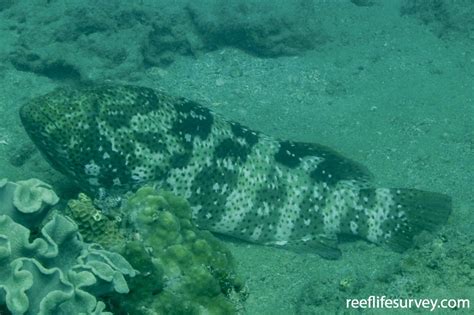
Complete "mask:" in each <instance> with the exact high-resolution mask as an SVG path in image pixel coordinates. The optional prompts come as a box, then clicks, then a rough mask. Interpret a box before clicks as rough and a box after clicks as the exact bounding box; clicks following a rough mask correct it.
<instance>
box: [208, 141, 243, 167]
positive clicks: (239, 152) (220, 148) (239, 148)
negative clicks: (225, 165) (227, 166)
mask: <svg viewBox="0 0 474 315" xmlns="http://www.w3.org/2000/svg"><path fill="white" fill-rule="evenodd" d="M250 150H251V149H250V147H248V146H244V145H242V144H240V143H239V142H237V141H235V140H232V139H229V138H227V139H225V140H224V141H222V142H221V143H219V144H218V145H217V146H216V148H215V150H214V154H215V157H216V158H218V159H223V158H226V157H231V158H234V160H236V161H239V162H245V161H246V160H247V156H248V155H249V153H250Z"/></svg>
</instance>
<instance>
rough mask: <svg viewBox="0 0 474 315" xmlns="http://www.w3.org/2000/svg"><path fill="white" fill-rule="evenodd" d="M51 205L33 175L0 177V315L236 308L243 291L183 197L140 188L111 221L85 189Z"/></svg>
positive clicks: (50, 195)
mask: <svg viewBox="0 0 474 315" xmlns="http://www.w3.org/2000/svg"><path fill="white" fill-rule="evenodd" d="M58 201H59V198H58V197H57V196H56V194H55V193H54V191H53V190H52V189H51V187H50V186H49V185H47V184H45V183H43V182H41V181H39V180H36V179H32V180H28V181H23V182H18V183H13V182H8V181H7V180H1V181H0V260H1V262H0V263H1V265H2V266H4V268H2V269H1V271H0V313H1V312H2V311H5V312H7V311H9V312H10V313H12V314H112V313H110V311H111V312H114V313H115V314H238V313H240V311H241V310H242V302H243V300H244V299H245V297H246V291H245V287H244V285H243V284H242V282H241V281H240V280H239V279H238V277H237V276H236V273H235V271H234V269H235V267H234V261H233V258H232V256H231V254H230V252H229V251H228V250H227V249H226V248H225V247H224V246H223V245H222V244H221V242H220V241H218V240H217V239H216V238H215V237H214V236H213V235H212V234H211V233H209V232H207V231H201V230H199V229H197V228H196V226H195V225H194V223H193V222H192V221H191V209H190V207H189V205H188V204H187V202H186V201H185V200H183V199H181V198H178V197H176V196H174V195H172V194H169V193H166V192H157V191H156V190H154V189H153V188H152V187H143V188H141V189H139V190H138V191H137V192H136V193H134V194H131V195H130V196H129V197H128V200H127V201H126V202H124V205H123V206H122V207H121V208H118V209H115V212H114V213H115V214H116V215H115V217H114V218H110V217H108V216H106V215H104V214H103V213H102V212H100V211H99V210H98V209H97V208H96V207H95V206H94V204H93V202H92V200H91V199H90V198H89V197H87V196H86V195H84V194H79V196H78V198H77V199H75V200H70V201H69V202H68V203H67V206H66V209H65V210H64V211H62V212H63V214H64V215H63V214H59V213H58V211H57V210H53V211H50V208H51V207H52V206H54V205H56V204H57V203H58ZM99 244H100V245H99ZM104 248H105V249H104ZM45 288H47V289H45ZM124 294H126V298H124ZM106 308H107V311H106Z"/></svg>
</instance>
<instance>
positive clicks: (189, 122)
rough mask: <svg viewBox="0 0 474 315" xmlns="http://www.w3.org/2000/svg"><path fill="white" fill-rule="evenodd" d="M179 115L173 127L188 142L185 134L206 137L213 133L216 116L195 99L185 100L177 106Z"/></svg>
mask: <svg viewBox="0 0 474 315" xmlns="http://www.w3.org/2000/svg"><path fill="white" fill-rule="evenodd" d="M175 109H176V111H177V112H178V116H177V118H176V120H175V121H174V122H173V125H172V127H171V130H172V132H174V133H176V134H177V135H179V136H181V138H182V140H183V141H184V142H187V140H186V138H185V136H186V135H187V134H188V135H190V136H191V137H192V138H194V137H196V136H198V137H200V138H201V139H203V140H204V139H206V138H207V137H208V136H209V134H210V133H211V128H212V124H213V121H214V118H213V116H212V114H211V112H210V111H209V109H207V108H205V107H202V106H201V105H199V104H197V103H195V102H193V101H187V100H185V101H183V102H181V103H179V104H176V106H175Z"/></svg>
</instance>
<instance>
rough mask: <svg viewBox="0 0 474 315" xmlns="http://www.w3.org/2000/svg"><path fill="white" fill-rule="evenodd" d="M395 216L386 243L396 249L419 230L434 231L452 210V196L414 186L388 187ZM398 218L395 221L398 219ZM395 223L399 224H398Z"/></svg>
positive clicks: (409, 243) (399, 248)
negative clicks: (408, 187) (395, 212)
mask: <svg viewBox="0 0 474 315" xmlns="http://www.w3.org/2000/svg"><path fill="white" fill-rule="evenodd" d="M391 191H392V192H393V201H394V207H395V208H396V209H397V210H398V211H399V212H397V215H398V216H399V217H398V218H397V217H395V218H394V219H393V220H394V222H393V224H394V228H393V230H392V234H391V237H390V238H388V239H387V244H388V245H389V246H390V247H391V248H393V249H394V250H396V251H403V250H405V249H407V248H409V247H410V246H411V245H412V242H413V237H414V236H415V235H417V234H418V233H420V232H421V231H422V230H427V231H434V230H435V229H436V228H437V227H439V226H440V225H443V224H445V223H446V221H447V220H448V217H449V215H450V213H451V210H452V202H451V197H449V196H447V195H444V194H441V193H435V192H429V191H423V190H417V189H391ZM397 221H398V222H397ZM397 224H398V228H397Z"/></svg>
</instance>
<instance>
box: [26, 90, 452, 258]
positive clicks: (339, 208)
mask: <svg viewBox="0 0 474 315" xmlns="http://www.w3.org/2000/svg"><path fill="white" fill-rule="evenodd" d="M20 114H21V119H22V122H23V125H24V127H25V129H26V130H27V132H28V134H29V135H30V137H31V139H32V140H33V141H34V142H35V144H36V145H37V147H38V148H39V150H40V151H41V152H42V154H43V155H44V156H45V157H46V159H47V160H48V161H49V162H50V163H51V164H52V166H53V167H54V168H56V169H57V170H59V171H60V172H62V173H63V174H65V175H66V176H68V177H69V178H71V179H73V180H74V181H75V182H76V183H77V184H78V185H79V186H80V187H81V188H82V189H84V190H86V191H88V192H89V193H92V194H94V193H98V192H99V191H101V190H105V191H108V192H126V191H130V190H134V189H136V188H138V187H139V186H141V185H144V184H146V183H151V182H153V183H155V184H156V185H158V186H159V187H161V188H163V189H166V190H169V191H172V192H173V193H175V194H177V195H180V196H183V197H185V198H186V199H187V200H188V201H189V203H190V205H191V207H192V209H193V216H194V220H195V222H196V223H197V224H198V225H199V226H200V227H202V228H205V229H209V230H211V231H213V232H216V233H222V234H225V235H229V236H233V237H236V238H240V239H243V240H247V241H250V242H255V243H260V244H271V245H285V246H288V247H290V248H308V250H309V251H311V250H314V251H315V252H317V253H318V254H321V255H323V256H325V257H332V258H334V257H337V255H338V250H337V249H336V248H335V247H334V245H335V244H334V240H335V239H336V237H337V236H338V235H341V234H348V235H354V236H360V237H362V238H365V239H366V240H368V241H370V242H373V243H388V244H389V245H391V246H392V247H393V248H394V249H397V250H403V249H405V248H407V247H409V245H410V244H411V241H412V238H413V236H414V235H415V234H417V233H418V232H420V231H421V230H424V229H427V230H432V229H434V228H435V227H436V226H438V225H440V224H442V223H444V222H445V221H446V220H447V217H448V215H449V213H450V211H451V200H450V198H449V197H448V196H446V195H443V194H439V193H434V192H427V191H421V190H415V189H402V188H400V189H397V188H373V187H371V186H370V184H369V177H370V176H369V174H368V172H367V170H366V169H365V168H364V167H362V166H361V165H359V164H357V163H356V162H353V161H351V160H350V159H347V158H345V157H342V156H341V155H339V154H338V153H336V152H334V151H333V150H331V149H329V148H327V147H325V146H322V145H318V144H311V143H301V142H292V141H281V140H278V139H274V138H272V137H269V136H266V135H264V134H262V133H259V132H255V131H252V130H250V129H248V128H245V127H243V126H241V125H240V124H238V123H235V122H229V121H226V120H224V119H223V118H221V117H220V116H219V115H216V114H214V113H212V112H211V111H210V110H209V109H208V108H206V107H203V106H201V105H199V104H197V103H195V102H193V101H190V100H187V99H184V98H179V97H174V96H170V95H167V94H165V93H163V92H161V91H156V90H152V89H149V88H145V87H137V86H127V85H103V86H93V87H83V88H78V89H58V90H56V91H53V92H52V93H50V94H47V95H45V96H41V97H38V98H35V99H33V100H32V101H30V102H29V103H27V104H25V105H24V106H23V107H22V108H21V112H20Z"/></svg>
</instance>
